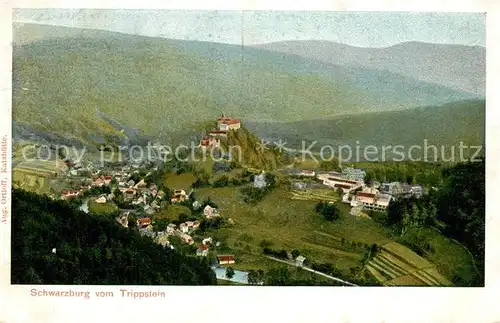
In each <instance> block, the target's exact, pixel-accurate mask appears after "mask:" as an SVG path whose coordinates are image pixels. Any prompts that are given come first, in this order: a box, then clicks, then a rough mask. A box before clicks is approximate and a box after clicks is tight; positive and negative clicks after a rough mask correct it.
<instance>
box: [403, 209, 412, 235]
mask: <svg viewBox="0 0 500 323" xmlns="http://www.w3.org/2000/svg"><path fill="white" fill-rule="evenodd" d="M410 225H411V215H410V214H409V213H408V210H407V209H406V208H405V210H404V212H403V217H402V222H401V237H402V236H404V234H405V233H406V231H407V230H408V228H409V227H410Z"/></svg>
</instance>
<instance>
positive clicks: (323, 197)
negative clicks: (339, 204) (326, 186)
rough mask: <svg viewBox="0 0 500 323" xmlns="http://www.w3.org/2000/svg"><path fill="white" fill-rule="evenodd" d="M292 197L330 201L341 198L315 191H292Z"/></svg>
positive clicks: (295, 198)
mask: <svg viewBox="0 0 500 323" xmlns="http://www.w3.org/2000/svg"><path fill="white" fill-rule="evenodd" d="M291 195H292V196H291V198H292V199H294V200H323V201H329V202H336V201H338V200H339V198H338V197H337V196H333V195H331V194H329V193H324V192H314V191H305V192H303V191H292V193H291Z"/></svg>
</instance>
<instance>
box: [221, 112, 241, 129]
mask: <svg viewBox="0 0 500 323" xmlns="http://www.w3.org/2000/svg"><path fill="white" fill-rule="evenodd" d="M217 127H218V128H219V130H222V131H229V130H237V129H240V128H241V121H240V120H239V119H233V118H231V117H227V116H225V115H224V114H221V116H220V117H219V118H218V119H217Z"/></svg>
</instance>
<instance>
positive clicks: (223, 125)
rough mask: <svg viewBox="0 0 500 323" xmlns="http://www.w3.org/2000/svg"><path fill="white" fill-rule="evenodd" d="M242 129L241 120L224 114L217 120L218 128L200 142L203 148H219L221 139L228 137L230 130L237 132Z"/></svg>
mask: <svg viewBox="0 0 500 323" xmlns="http://www.w3.org/2000/svg"><path fill="white" fill-rule="evenodd" d="M240 128H241V121H240V120H239V119H233V118H231V117H227V116H225V115H224V114H222V115H221V116H220V117H219V118H218V119H217V128H216V129H213V130H211V131H209V132H208V134H207V135H206V136H204V137H203V138H202V139H201V140H200V146H201V147H219V146H220V137H227V133H228V132H229V130H237V129H240Z"/></svg>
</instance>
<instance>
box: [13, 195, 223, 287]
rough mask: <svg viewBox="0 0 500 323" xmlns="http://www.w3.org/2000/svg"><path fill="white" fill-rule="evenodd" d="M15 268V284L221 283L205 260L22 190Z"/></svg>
mask: <svg viewBox="0 0 500 323" xmlns="http://www.w3.org/2000/svg"><path fill="white" fill-rule="evenodd" d="M53 248H56V251H57V252H56V253H52V249H53ZM11 272H12V274H11V278H12V279H11V281H12V284H68V285H69V284H84V285H104V284H106V285H108V284H109V285H215V284H217V282H216V278H215V274H214V272H213V271H212V270H211V269H210V267H209V265H208V263H207V262H206V260H205V259H198V258H194V257H189V256H185V255H183V254H180V253H178V252H176V251H174V250H170V249H165V248H164V247H163V246H161V245H159V244H156V243H154V242H153V241H152V240H151V238H148V237H141V236H140V235H139V233H137V232H135V231H132V230H129V229H125V228H121V227H120V226H118V225H117V224H116V222H115V221H114V220H113V219H110V218H106V217H96V216H92V215H87V214H85V213H84V212H81V211H77V210H75V209H73V208H72V206H71V205H70V204H68V203H66V202H63V201H53V200H51V199H49V198H48V197H44V196H40V195H36V194H33V193H28V192H25V191H22V190H17V189H13V191H12V269H11Z"/></svg>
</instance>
